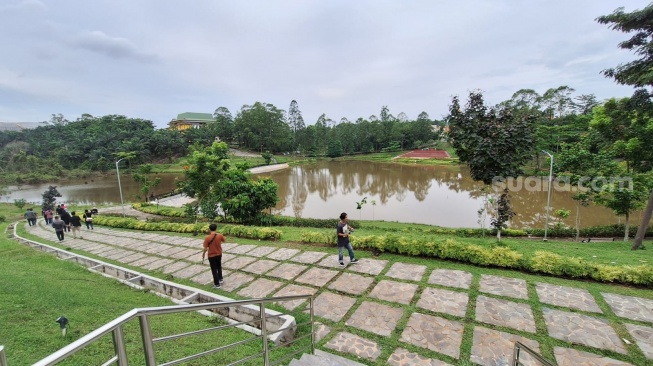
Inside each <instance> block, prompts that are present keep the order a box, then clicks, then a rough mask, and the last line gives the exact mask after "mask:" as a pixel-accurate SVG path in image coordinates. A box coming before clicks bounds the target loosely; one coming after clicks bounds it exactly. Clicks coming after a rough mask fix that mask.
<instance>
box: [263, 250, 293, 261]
mask: <svg viewBox="0 0 653 366" xmlns="http://www.w3.org/2000/svg"><path fill="white" fill-rule="evenodd" d="M299 252H300V250H299V249H290V248H282V249H279V250H277V251H274V252H272V253H270V254H268V255H267V257H268V258H270V259H276V260H278V261H285V260H288V259H290V258H292V257H293V256H294V255H295V254H297V253H299Z"/></svg>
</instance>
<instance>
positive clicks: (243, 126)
mask: <svg viewBox="0 0 653 366" xmlns="http://www.w3.org/2000/svg"><path fill="white" fill-rule="evenodd" d="M234 129H235V131H236V133H235V135H236V137H237V138H238V141H239V142H240V144H241V146H243V147H246V148H250V149H256V150H259V149H261V152H262V151H265V150H269V151H270V152H272V153H274V152H279V151H289V150H291V149H292V131H291V130H290V127H289V126H288V124H287V123H286V120H285V118H284V111H282V110H281V109H278V108H277V107H275V106H274V105H272V104H269V103H261V102H256V103H254V105H251V106H249V105H245V106H243V107H242V108H241V109H240V111H239V112H238V114H237V115H236V119H235V122H234Z"/></svg>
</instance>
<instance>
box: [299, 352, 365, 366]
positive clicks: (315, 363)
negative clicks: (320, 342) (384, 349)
mask: <svg viewBox="0 0 653 366" xmlns="http://www.w3.org/2000/svg"><path fill="white" fill-rule="evenodd" d="M289 366H365V365H364V364H362V363H358V362H356V361H352V360H350V359H348V358H344V357H340V356H336V355H334V354H331V353H328V352H324V351H321V350H319V349H316V350H315V354H314V355H310V354H306V353H305V354H303V355H302V357H301V358H300V359H299V360H292V361H291V362H290V364H289Z"/></svg>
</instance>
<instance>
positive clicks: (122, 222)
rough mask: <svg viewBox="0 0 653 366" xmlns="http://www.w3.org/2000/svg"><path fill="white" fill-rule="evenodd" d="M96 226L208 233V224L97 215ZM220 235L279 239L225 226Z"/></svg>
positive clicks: (266, 231) (267, 231) (272, 232)
mask: <svg viewBox="0 0 653 366" xmlns="http://www.w3.org/2000/svg"><path fill="white" fill-rule="evenodd" d="M93 223H94V224H96V225H104V226H110V227H115V228H122V229H134V230H144V231H168V232H175V233H202V234H204V233H208V232H209V224H208V223H199V224H181V223H174V222H146V221H139V220H137V219H133V218H122V217H109V216H106V215H98V216H95V218H94V219H93ZM218 231H219V232H220V233H223V234H225V235H231V236H235V237H239V238H247V239H261V240H277V239H279V238H281V234H282V233H281V231H280V230H276V229H271V228H267V227H254V226H240V225H225V226H222V227H221V228H219V230H218Z"/></svg>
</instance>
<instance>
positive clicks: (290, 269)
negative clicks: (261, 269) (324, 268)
mask: <svg viewBox="0 0 653 366" xmlns="http://www.w3.org/2000/svg"><path fill="white" fill-rule="evenodd" d="M306 268H308V266H304V265H301V264H293V263H282V264H281V265H280V266H279V267H277V268H275V269H273V270H271V271H270V272H268V273H267V274H266V276H271V277H277V278H283V279H284V280H291V279H293V278H295V277H297V276H298V275H299V274H300V273H302V272H304V271H305V270H306Z"/></svg>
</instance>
